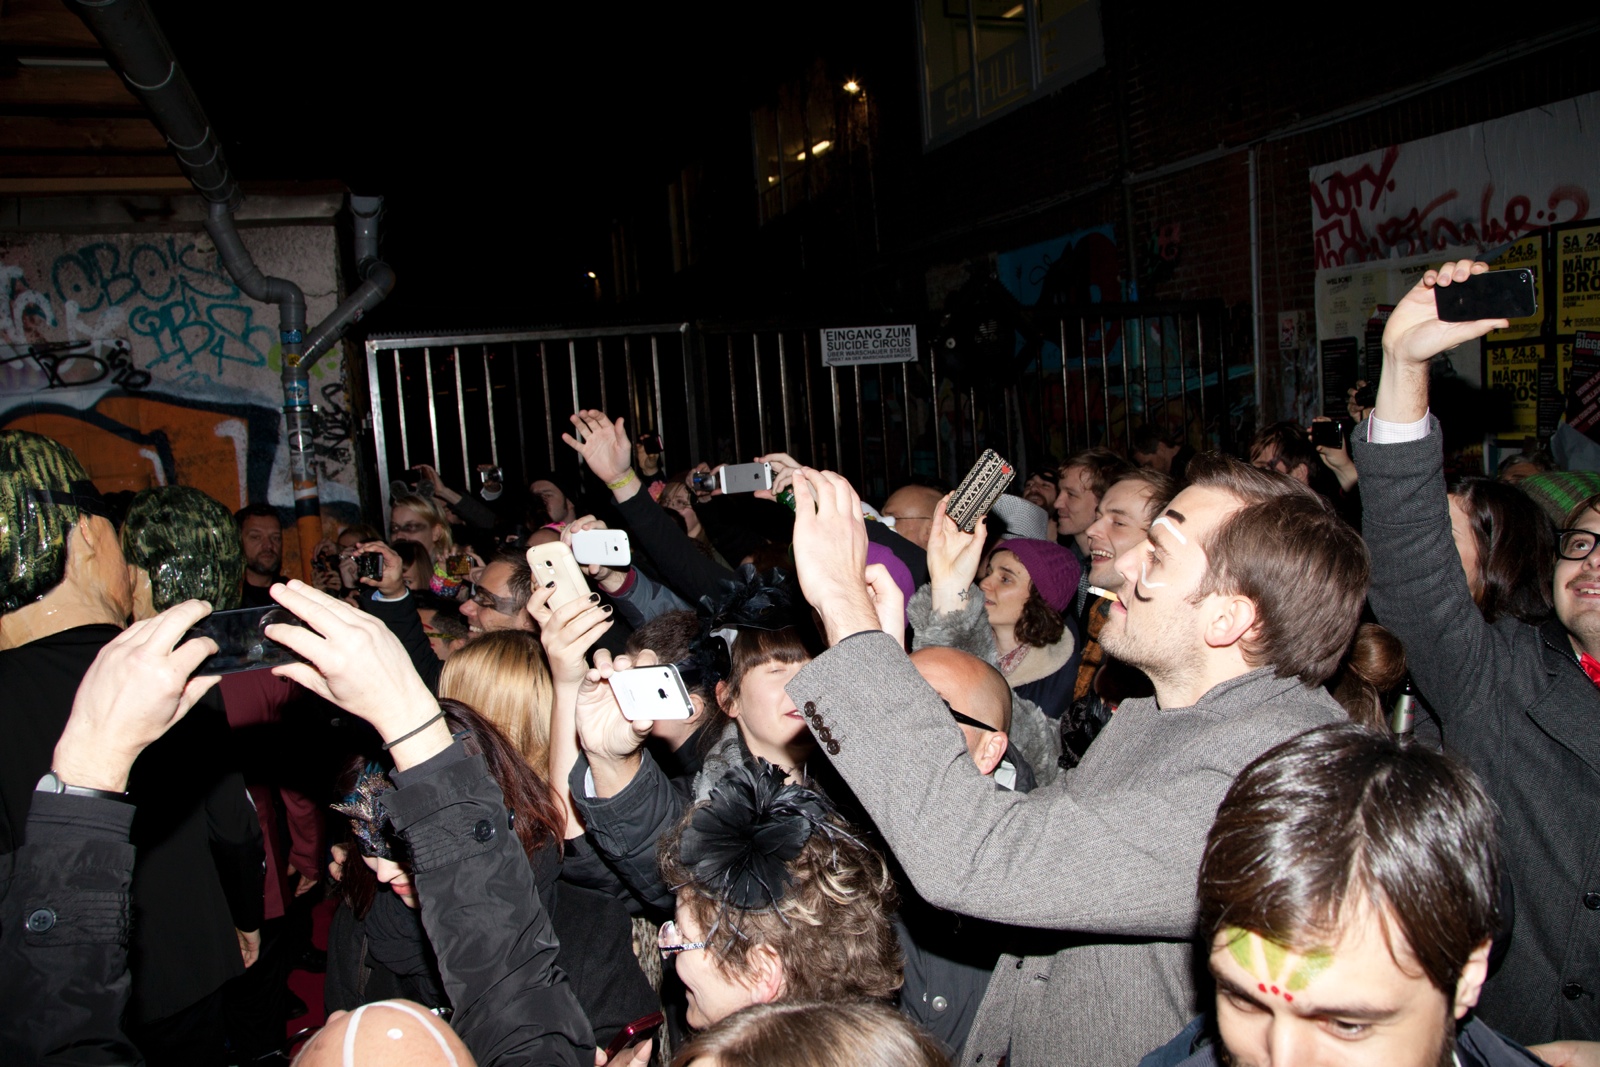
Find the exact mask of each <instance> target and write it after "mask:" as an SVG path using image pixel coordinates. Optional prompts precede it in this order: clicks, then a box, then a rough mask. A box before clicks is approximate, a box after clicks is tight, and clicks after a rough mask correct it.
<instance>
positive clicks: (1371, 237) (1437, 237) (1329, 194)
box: [1310, 93, 1600, 270]
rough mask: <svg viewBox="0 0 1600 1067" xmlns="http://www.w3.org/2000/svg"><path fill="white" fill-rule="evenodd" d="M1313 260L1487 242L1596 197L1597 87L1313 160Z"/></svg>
mask: <svg viewBox="0 0 1600 1067" xmlns="http://www.w3.org/2000/svg"><path fill="white" fill-rule="evenodd" d="M1310 193H1311V219H1312V230H1313V237H1314V240H1315V244H1316V265H1317V269H1318V270H1327V269H1329V268H1334V267H1345V266H1351V265H1353V264H1357V263H1367V262H1371V261H1374V260H1382V259H1390V258H1396V257H1398V258H1404V257H1407V256H1416V255H1426V254H1431V253H1436V252H1442V251H1444V250H1446V249H1462V250H1466V251H1471V252H1485V251H1488V250H1491V249H1493V248H1496V247H1497V246H1500V245H1504V244H1507V243H1509V242H1511V241H1514V240H1516V239H1517V238H1518V237H1520V236H1521V235H1523V234H1525V233H1527V232H1529V231H1530V230H1536V229H1538V228H1540V227H1542V226H1548V225H1553V224H1555V223H1561V222H1571V221H1573V220H1575V219H1583V218H1587V217H1589V214H1590V208H1591V206H1594V205H1600V93H1589V94H1587V95H1585V96H1580V97H1575V98H1573V99H1571V100H1563V101H1561V102H1560V103H1556V104H1550V105H1547V106H1545V107H1541V108H1534V109H1532V110H1530V111H1524V112H1521V113H1519V114H1516V115H1510V116H1507V117H1506V118H1502V119H1496V120H1494V121H1493V122H1483V123H1479V124H1477V125H1475V126H1467V127H1463V128H1462V129H1459V130H1451V131H1449V132H1448V133H1442V134H1439V135H1437V136H1435V137H1428V138H1424V139H1422V140H1419V141H1410V142H1407V143H1405V144H1400V145H1390V146H1389V147H1387V148H1382V149H1379V150H1377V151H1374V152H1368V153H1366V154H1364V155H1360V156H1353V157H1351V158H1348V159H1342V160H1339V161H1338V162H1335V163H1329V164H1325V165H1322V166H1318V167H1313V168H1311V175H1310Z"/></svg>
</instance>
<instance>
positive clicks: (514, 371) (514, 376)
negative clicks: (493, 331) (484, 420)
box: [511, 341, 528, 474]
mask: <svg viewBox="0 0 1600 1067" xmlns="http://www.w3.org/2000/svg"><path fill="white" fill-rule="evenodd" d="M511 388H513V389H515V390H516V391H517V448H518V449H519V450H520V453H521V459H522V473H523V474H526V473H528V430H527V422H526V420H525V419H524V418H523V417H522V351H521V349H519V348H518V347H517V343H516V342H515V341H513V342H511Z"/></svg>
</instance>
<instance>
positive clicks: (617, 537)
mask: <svg viewBox="0 0 1600 1067" xmlns="http://www.w3.org/2000/svg"><path fill="white" fill-rule="evenodd" d="M572 558H573V559H576V560H577V561H578V562H579V563H583V564H590V563H598V564H599V565H600V566H602V567H610V568H611V569H613V570H621V569H622V568H624V567H626V566H628V565H629V564H631V563H632V562H633V554H632V552H630V551H629V549H628V531H626V530H579V531H578V532H577V533H575V534H573V535H572Z"/></svg>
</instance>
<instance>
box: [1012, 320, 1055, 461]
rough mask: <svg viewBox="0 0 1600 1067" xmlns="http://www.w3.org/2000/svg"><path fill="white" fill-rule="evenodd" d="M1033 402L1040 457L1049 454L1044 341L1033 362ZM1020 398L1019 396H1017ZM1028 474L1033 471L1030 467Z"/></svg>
mask: <svg viewBox="0 0 1600 1067" xmlns="http://www.w3.org/2000/svg"><path fill="white" fill-rule="evenodd" d="M1033 382H1034V392H1033V402H1034V404H1035V406H1036V410H1037V411H1038V412H1039V456H1040V458H1041V459H1042V458H1043V457H1044V456H1047V455H1049V454H1050V420H1049V418H1048V417H1047V415H1046V411H1045V404H1046V400H1047V399H1048V397H1047V394H1046V393H1045V388H1044V342H1043V341H1040V342H1039V358H1038V359H1037V360H1035V361H1034V364H1033ZM1019 399H1020V397H1019ZM1028 473H1029V474H1032V473H1033V470H1032V469H1031V468H1030V469H1029V471H1028Z"/></svg>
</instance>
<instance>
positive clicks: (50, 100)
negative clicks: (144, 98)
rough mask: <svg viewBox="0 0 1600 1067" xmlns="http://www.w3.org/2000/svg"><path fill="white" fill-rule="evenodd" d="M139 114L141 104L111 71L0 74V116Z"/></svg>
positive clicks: (25, 70) (51, 70)
mask: <svg viewBox="0 0 1600 1067" xmlns="http://www.w3.org/2000/svg"><path fill="white" fill-rule="evenodd" d="M73 111H91V112H95V113H101V114H133V115H137V114H142V113H143V112H144V105H143V104H141V103H139V98H138V97H136V96H134V95H133V92H132V90H130V89H129V88H128V87H127V85H125V84H124V83H123V81H122V76H121V75H119V74H117V73H115V72H114V71H110V70H79V69H68V70H62V69H29V68H26V67H24V68H21V69H18V70H12V71H9V72H4V73H0V114H12V115H15V114H24V115H27V114H44V113H54V114H70V113H71V112H73Z"/></svg>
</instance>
